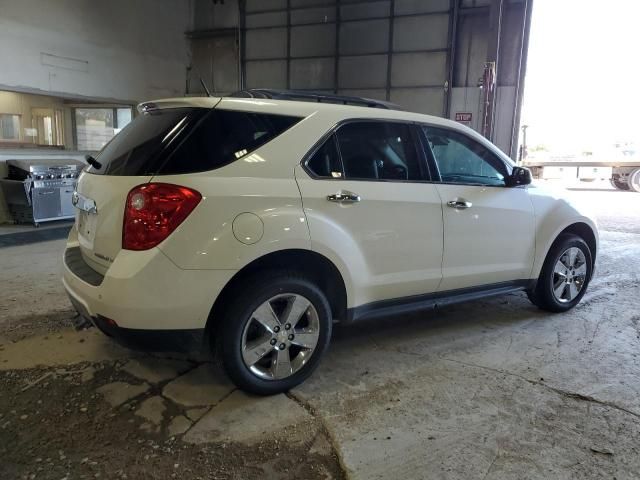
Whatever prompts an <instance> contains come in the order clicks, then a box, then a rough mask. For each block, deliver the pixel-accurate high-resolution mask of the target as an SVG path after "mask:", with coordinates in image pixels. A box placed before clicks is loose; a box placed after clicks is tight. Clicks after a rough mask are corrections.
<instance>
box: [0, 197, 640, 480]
mask: <svg viewBox="0 0 640 480" xmlns="http://www.w3.org/2000/svg"><path fill="white" fill-rule="evenodd" d="M571 194H572V195H573V196H575V197H576V198H577V199H578V200H579V201H583V202H585V203H588V204H590V205H591V207H592V208H593V209H594V212H595V214H596V215H597V217H598V221H599V223H600V225H601V228H602V231H601V233H600V235H601V248H600V252H599V256H598V260H597V266H596V276H595V278H594V279H593V281H592V283H591V285H590V287H589V291H588V292H587V294H586V296H585V297H584V299H583V301H582V303H581V304H580V305H579V306H578V307H576V308H575V309H574V310H573V311H571V312H568V313H565V314H557V315H548V314H545V313H543V312H542V311H540V310H537V309H536V308H535V307H533V306H532V305H531V304H530V303H529V302H528V300H527V299H526V296H525V295H524V294H512V295H508V296H505V297H498V298H493V299H488V300H486V301H478V302H473V303H468V304H464V305H457V306H451V307H448V308H444V309H441V310H439V311H437V312H427V313H419V314H413V315H410V316H405V317H397V318H389V319H385V320H384V321H378V322H374V323H367V324H365V325H361V326H354V327H351V328H348V329H346V328H342V329H337V330H336V333H335V336H334V339H333V342H332V347H331V349H330V351H329V352H328V355H327V357H326V358H325V360H324V362H323V363H322V365H321V366H320V368H319V369H318V371H317V372H316V373H315V374H314V375H313V376H312V378H311V379H309V380H308V381H307V382H306V383H305V384H304V385H302V386H301V387H300V388H297V389H295V390H294V391H292V392H290V394H288V395H280V396H276V397H271V398H266V399H265V398H255V397H250V396H247V395H244V394H243V393H241V392H239V391H236V390H234V388H233V387H232V386H231V385H230V384H229V383H228V381H227V380H225V378H224V376H222V375H221V374H220V373H219V372H218V371H217V369H216V368H215V366H212V365H210V364H208V363H202V362H201V361H197V360H196V361H194V360H193V359H184V358H167V357H166V356H165V357H163V358H159V357H158V356H157V355H143V354H139V353H134V352H130V351H128V350H125V349H123V348H120V347H118V346H116V345H114V344H113V343H112V342H111V341H109V340H108V339H107V338H105V337H103V336H102V335H101V334H100V333H99V332H96V331H95V329H90V330H86V331H81V332H76V331H73V330H72V329H71V328H70V327H69V326H68V325H69V319H70V318H71V315H72V312H71V310H70V306H69V304H68V302H67V300H66V298H65V297H64V296H63V295H62V289H61V286H60V283H59V279H58V268H59V263H60V254H61V251H62V248H63V245H64V242H62V241H54V242H46V243H39V244H34V245H29V246H24V247H10V248H5V249H0V265H2V270H1V271H0V282H1V283H2V291H0V371H2V370H4V371H5V377H4V378H5V379H8V380H6V381H7V382H9V383H8V384H9V385H10V386H11V389H10V391H11V392H13V393H11V395H13V396H15V398H13V397H12V398H11V399H9V400H10V401H8V402H7V403H6V405H21V404H22V402H23V397H25V396H27V395H29V392H32V391H33V390H34V389H39V390H38V391H39V392H40V393H39V395H41V397H40V398H42V399H43V400H42V401H43V402H44V403H45V405H46V403H47V400H46V398H47V395H48V394H49V393H50V394H51V395H55V392H54V391H53V389H55V388H59V382H64V381H67V380H64V379H65V378H66V377H65V375H67V373H65V372H72V373H73V375H75V377H73V378H75V379H76V380H75V383H74V382H71V386H67V387H65V388H67V390H65V391H68V392H72V393H70V394H69V395H77V397H78V398H80V399H82V398H85V397H86V398H90V399H93V400H91V402H95V406H93V405H94V404H93V403H90V405H91V406H90V407H89V408H95V409H97V410H99V411H100V412H102V413H101V414H100V415H108V416H109V418H113V419H114V422H115V421H116V420H118V419H121V418H122V419H124V418H126V419H127V421H126V423H124V425H127V427H125V428H130V429H133V430H135V432H136V433H135V435H137V437H135V438H137V440H136V441H137V442H138V443H137V444H135V443H134V444H132V446H131V448H133V449H134V450H135V449H136V448H141V449H142V448H143V447H144V446H145V445H146V443H145V442H146V441H147V439H149V438H150V439H152V441H155V442H156V444H157V445H160V444H162V442H163V441H164V442H168V441H169V440H167V439H171V438H173V439H174V440H171V441H172V442H177V443H174V444H172V445H178V444H179V445H183V447H181V448H184V449H185V450H184V451H187V452H188V451H191V450H190V449H191V448H198V449H202V448H205V449H206V448H211V449H212V450H210V452H214V453H215V452H216V451H217V450H216V449H220V448H224V447H221V445H230V446H233V448H236V449H237V450H235V452H236V453H235V454H234V455H231V456H229V455H227V456H225V457H224V461H226V462H227V463H226V464H223V466H222V467H221V466H220V465H222V464H216V465H213V466H211V468H210V470H208V471H207V472H205V473H207V475H211V476H212V478H216V477H214V476H213V475H214V473H215V475H218V476H219V477H218V478H253V477H252V475H253V474H255V475H256V478H258V477H259V476H260V475H262V476H267V477H269V478H271V477H273V478H301V477H305V478H340V477H342V476H346V477H348V478H358V479H375V478H380V479H386V478H408V479H414V478H416V479H422V478H424V479H427V478H428V479H432V478H443V479H458V478H464V479H492V478H494V479H497V478H500V479H505V478H513V479H525V478H545V479H546V478H576V479H577V478H580V479H582V478H617V479H625V478H629V479H631V478H640V357H639V355H640V348H639V347H640V308H639V307H640V282H639V280H640V274H639V273H638V272H640V195H638V194H634V193H627V192H618V191H614V190H611V189H609V188H607V187H606V186H602V185H586V186H580V187H579V188H577V189H574V190H573V191H572V192H571ZM34 299H38V301H34ZM61 371H62V373H60V372H61ZM100 371H109V372H110V373H109V375H108V376H105V375H103V376H102V377H100V375H98V373H95V372H100ZM87 372H88V373H87ZM47 375H49V376H48V377H47ZM69 375H71V374H69ZM43 376H45V378H46V379H45V380H42V377H43ZM85 377H86V378H85ZM87 378H88V379H87ZM56 379H57V380H56ZM0 380H2V373H0ZM34 382H35V383H34ZM56 382H58V383H56ZM67 382H68V381H67ZM43 385H47V386H43ZM83 385H84V386H83ZM69 389H70V390H69ZM2 391H3V390H2V385H0V407H2V405H5V404H2V395H3V394H2ZM7 391H8V390H5V394H4V395H7V393H6V392H7ZM79 402H80V403H78V405H81V404H82V401H81V400H79ZM29 405H30V404H29ZM38 405H42V403H38ZM27 407H28V406H27ZM27 407H25V409H24V412H25V413H22V412H23V410H21V409H20V408H22V407H6V409H7V411H1V410H0V458H1V459H2V460H0V477H2V478H5V477H7V478H9V473H11V474H13V475H14V476H16V477H17V476H18V474H20V475H22V476H24V478H30V477H29V476H30V475H34V474H35V475H36V477H31V478H62V476H64V475H58V474H59V473H60V474H68V475H69V478H80V477H82V476H83V475H85V474H86V475H87V478H90V476H91V475H90V474H93V473H94V472H96V473H101V472H103V476H104V475H105V473H106V474H107V476H108V474H109V472H113V471H115V470H109V468H112V469H113V468H114V467H112V466H109V464H108V463H107V462H106V461H105V462H104V463H100V464H99V465H98V466H93V467H91V468H93V470H91V469H88V468H89V467H87V466H86V465H89V464H91V462H85V463H82V461H83V460H84V458H85V457H89V456H90V455H89V453H86V452H84V451H83V445H82V444H80V443H79V442H76V443H73V442H72V443H71V446H70V447H68V448H70V449H71V450H72V451H74V452H76V453H75V456H73V455H72V454H69V453H66V451H65V454H64V455H62V454H61V455H60V456H61V457H62V456H64V457H65V459H64V460H58V458H57V456H56V458H54V459H53V460H52V461H51V462H52V463H51V465H53V466H51V467H49V468H42V469H40V470H38V468H39V467H38V466H37V465H38V463H37V462H36V460H37V459H36V458H35V457H36V456H37V455H39V454H38V453H37V452H36V451H33V449H31V448H30V442H33V440H30V439H29V436H28V435H26V434H25V433H24V432H23V431H21V429H20V428H16V426H15V425H16V424H18V425H20V420H19V418H22V416H24V415H27V416H29V415H33V414H34V413H33V412H32V411H31V410H33V409H34V408H35V409H37V407H29V408H31V410H29V411H27V410H28V408H27ZM11 408H13V410H12V409H11ZM40 408H42V407H40ZM80 408H85V409H86V407H80ZM85 411H86V410H85ZM77 415H80V414H75V413H74V414H73V415H72V416H77ZM100 415H94V416H90V417H89V418H88V420H87V422H88V423H86V426H85V427H84V428H89V429H91V428H97V427H96V426H95V425H96V422H99V419H100V418H102V417H101V416H100ZM28 418H30V417H28ZM28 418H27V419H25V421H28ZM32 428H36V429H37V428H38V426H37V424H36V423H34V424H32ZM75 428H77V427H75ZM133 430H132V431H133ZM72 431H73V430H72ZM76 431H77V430H76ZM7 432H10V434H11V435H14V436H15V437H16V442H17V444H18V446H19V448H14V447H13V446H5V447H3V446H2V441H1V440H2V438H3V437H2V435H5V437H6V436H7V435H9V433H7ZM49 435H50V438H52V439H53V440H55V438H56V432H55V431H54V432H53V433H49ZM105 435H106V434H105ZM132 435H133V434H132ZM6 438H8V437H6ZM127 438H129V437H127ZM131 438H134V437H131ZM274 442H275V444H274ZM278 442H286V443H287V445H289V446H290V448H289V449H281V450H277V448H278V445H281V444H279V443H278ZM7 445H8V444H7ZM136 445H139V447H136ZM140 445H141V446H140ZM255 445H259V449H258V447H256V448H253V449H251V448H250V449H247V447H251V446H255ZM274 445H275V446H274ZM194 446H196V447H194ZM203 446H204V447H203ZM207 446H210V447H207ZM211 446H212V447H211ZM294 447H295V449H294ZM3 448H4V451H3ZM274 448H276V450H273V449H274ZM263 449H264V450H263ZM18 450H20V451H23V450H24V451H25V452H32V453H31V454H26V453H25V454H23V455H19V454H18V453H17V452H18ZM161 450H162V449H161ZM162 451H164V450H162ZM199 451H202V450H199ZM259 451H260V452H263V451H269V452H276V453H273V455H276V454H277V455H278V456H280V455H281V457H279V458H281V459H282V461H283V462H284V461H285V460H287V459H288V461H289V463H286V462H285V463H276V464H273V463H270V460H265V459H264V457H263V456H261V455H262V454H261V453H259ZM238 452H239V453H238ZM214 453H211V455H214ZM166 455H169V454H166ZM171 455H173V454H171ZM171 455H169V458H173V457H171ZM146 456H147V457H148V455H146ZM67 457H69V458H71V459H75V460H73V461H70V460H69V458H67ZM161 457H162V455H160V456H159V457H158V459H156V460H155V461H156V463H153V464H150V465H149V467H148V468H147V469H146V470H144V471H142V472H143V473H144V474H142V473H140V474H139V477H140V478H144V477H145V475H148V478H156V477H155V476H152V471H153V469H154V468H156V469H157V470H156V472H157V471H163V472H164V470H161V469H163V468H169V469H171V468H176V470H175V472H179V475H180V477H181V478H198V477H199V476H203V477H204V476H205V475H202V473H203V472H202V471H201V470H198V468H195V470H193V469H192V470H193V471H191V470H188V471H183V468H184V465H182V466H179V467H171V465H175V464H173V463H172V461H171V462H170V465H169V464H167V465H169V466H167V465H165V464H164V463H162V464H161V463H158V462H160V459H161ZM254 457H255V458H254ZM152 460H153V459H152ZM221 461H222V460H221ZM34 462H36V463H34ZM234 462H235V463H234ZM252 462H253V466H254V467H255V468H254V470H251V472H249V473H247V472H245V471H244V470H241V466H240V465H242V464H244V463H246V464H251V463H252ZM296 462H297V463H298V464H303V465H302V466H300V465H297V466H296ZM165 463H166V462H165ZM236 464H237V465H236ZM136 465H137V463H136ZM303 467H304V468H307V470H304V472H303V471H302V470H299V468H303ZM3 468H4V470H3ZM127 468H129V467H126V468H125V469H124V471H125V472H126V471H127ZM131 468H132V469H134V466H131ZM221 468H222V470H220V469H221ZM239 468H240V470H238V469H239ZM101 469H102V470H101ZM225 469H226V470H225ZM234 469H235V470H234ZM296 469H298V470H296ZM3 471H4V473H5V475H3ZM131 472H134V470H131ZM175 472H174V473H175ZM194 472H195V473H194ZM212 472H213V473H212ZM225 472H231V474H229V475H226V473H225ZM234 472H235V473H234ZM134 473H135V472H134ZM165 473H166V472H165ZM54 474H55V475H57V476H55V475H54ZM192 474H193V475H192ZM159 477H163V478H164V475H159ZM109 478H110V477H109ZM130 478H133V477H131V476H130ZM136 478H138V477H136ZM207 478H208V477H207Z"/></svg>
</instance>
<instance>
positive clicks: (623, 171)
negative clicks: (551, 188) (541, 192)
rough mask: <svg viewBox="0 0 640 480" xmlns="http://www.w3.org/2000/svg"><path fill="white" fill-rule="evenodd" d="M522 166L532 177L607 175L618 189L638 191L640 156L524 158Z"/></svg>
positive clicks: (582, 178)
mask: <svg viewBox="0 0 640 480" xmlns="http://www.w3.org/2000/svg"><path fill="white" fill-rule="evenodd" d="M522 166H524V167H527V168H529V169H530V170H531V173H532V175H533V177H534V178H549V177H550V175H551V176H554V177H555V176H557V178H576V179H580V180H585V181H590V180H597V179H599V178H606V177H608V178H609V180H610V182H611V185H613V186H614V187H615V188H617V189H618V190H631V191H635V192H638V193H640V158H633V159H628V160H627V159H625V160H615V161H585V160H564V161H563V160H549V161H539V160H533V159H531V160H524V161H523V162H522ZM545 170H546V172H547V173H545ZM605 175H606V177H605Z"/></svg>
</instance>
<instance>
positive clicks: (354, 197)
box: [327, 191, 361, 203]
mask: <svg viewBox="0 0 640 480" xmlns="http://www.w3.org/2000/svg"><path fill="white" fill-rule="evenodd" d="M327 200H329V201H330V202H336V203H356V202H359V201H360V200H361V198H360V195H358V194H357V193H353V192H346V191H341V192H338V193H334V194H332V195H327Z"/></svg>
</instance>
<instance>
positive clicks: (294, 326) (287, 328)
mask: <svg viewBox="0 0 640 480" xmlns="http://www.w3.org/2000/svg"><path fill="white" fill-rule="evenodd" d="M319 335H320V321H319V318H318V312H317V311H316V309H315V307H314V306H313V304H312V303H311V302H310V301H309V300H308V299H307V298H305V297H304V296H302V295H299V294H295V293H283V294H280V295H276V296H274V297H271V298H270V299H269V300H267V301H266V302H264V303H262V304H261V305H260V306H259V307H258V308H257V309H256V310H255V311H254V312H253V313H252V314H251V317H250V318H249V320H248V321H247V323H246V325H245V327H244V330H243V332H242V345H241V349H242V360H243V361H244V364H245V366H246V367H247V368H248V369H249V370H250V371H251V372H252V373H253V374H254V375H256V376H257V377H259V378H262V379H265V380H282V379H284V378H287V377H289V376H291V375H293V374H294V373H296V372H297V371H298V370H300V369H301V368H302V367H303V366H304V365H305V364H306V363H307V362H308V361H309V359H310V358H311V356H312V355H313V353H314V351H315V348H316V346H317V344H318V339H319Z"/></svg>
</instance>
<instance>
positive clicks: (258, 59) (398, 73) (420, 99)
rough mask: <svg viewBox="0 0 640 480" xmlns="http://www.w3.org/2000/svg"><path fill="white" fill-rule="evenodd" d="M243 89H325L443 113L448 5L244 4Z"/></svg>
mask: <svg viewBox="0 0 640 480" xmlns="http://www.w3.org/2000/svg"><path fill="white" fill-rule="evenodd" d="M245 8H246V12H245V27H246V30H245V36H244V38H245V42H246V43H245V47H244V65H245V72H246V77H245V86H246V87H247V88H253V87H265V86H269V87H272V88H283V89H284V88H292V89H301V90H305V89H310V90H323V91H328V92H333V93H338V94H345V95H358V96H365V97H371V98H377V99H382V100H390V101H392V102H395V103H397V104H399V105H401V106H404V107H407V108H409V107H410V108H413V109H417V110H419V111H421V112H425V113H431V114H435V115H444V114H446V110H445V108H446V104H445V88H446V87H445V84H446V82H447V80H448V73H447V72H448V69H447V66H448V64H449V61H450V43H451V34H452V31H451V28H452V25H451V22H450V5H449V0H431V1H416V0H382V1H362V0H342V1H340V2H336V1H331V0H327V1H318V0H279V1H266V2H265V1H263V0H247V1H246V4H245Z"/></svg>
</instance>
